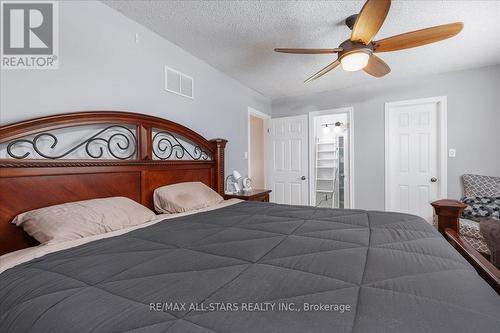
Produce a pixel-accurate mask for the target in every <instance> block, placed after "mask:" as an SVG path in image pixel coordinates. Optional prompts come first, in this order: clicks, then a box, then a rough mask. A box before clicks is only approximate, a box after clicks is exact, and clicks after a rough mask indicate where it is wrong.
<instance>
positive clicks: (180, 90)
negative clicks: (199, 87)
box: [165, 66, 194, 98]
mask: <svg viewBox="0 0 500 333" xmlns="http://www.w3.org/2000/svg"><path fill="white" fill-rule="evenodd" d="M165 90H166V91H169V92H171V93H174V94H177V95H181V96H184V97H188V98H194V80H193V78H192V77H190V76H188V75H186V74H183V73H181V72H179V71H177V70H175V69H173V68H170V67H168V66H165Z"/></svg>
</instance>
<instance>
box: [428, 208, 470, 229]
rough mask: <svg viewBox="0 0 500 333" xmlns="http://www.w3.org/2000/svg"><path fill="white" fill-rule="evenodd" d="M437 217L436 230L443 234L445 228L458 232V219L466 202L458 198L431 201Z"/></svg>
mask: <svg viewBox="0 0 500 333" xmlns="http://www.w3.org/2000/svg"><path fill="white" fill-rule="evenodd" d="M431 205H432V207H434V213H435V215H436V218H437V225H438V231H439V232H440V233H441V234H442V235H443V236H444V235H445V230H446V229H451V230H453V231H455V232H456V233H457V234H460V226H459V219H460V216H462V212H463V211H464V208H465V207H467V205H466V204H464V203H463V202H460V201H458V200H450V199H443V200H437V201H434V202H432V203H431Z"/></svg>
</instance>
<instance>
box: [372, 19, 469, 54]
mask: <svg viewBox="0 0 500 333" xmlns="http://www.w3.org/2000/svg"><path fill="white" fill-rule="evenodd" d="M463 27H464V24H463V23H462V22H455V23H450V24H443V25H438V26H435V27H431V28H426V29H421V30H416V31H411V32H406V33H404V34H400V35H396V36H392V37H388V38H384V39H381V40H379V41H376V42H374V44H375V46H374V49H375V52H390V51H397V50H403V49H409V48H412V47H417V46H421V45H425V44H430V43H435V42H439V41H440V40H443V39H447V38H450V37H453V36H455V35H456V34H458V33H459V32H460V31H462V28H463Z"/></svg>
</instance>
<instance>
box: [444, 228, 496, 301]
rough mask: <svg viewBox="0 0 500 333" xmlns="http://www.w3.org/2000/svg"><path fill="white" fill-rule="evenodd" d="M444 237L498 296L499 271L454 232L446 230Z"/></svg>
mask: <svg viewBox="0 0 500 333" xmlns="http://www.w3.org/2000/svg"><path fill="white" fill-rule="evenodd" d="M444 237H445V238H446V239H447V240H448V242H449V243H450V244H451V245H452V246H453V247H454V248H455V249H456V250H457V251H458V252H459V253H460V254H461V255H462V256H463V257H464V258H465V259H466V260H467V261H468V262H469V263H470V264H471V265H472V266H473V267H474V268H475V269H476V271H477V272H478V273H479V275H481V277H482V278H483V279H484V280H485V281H486V282H488V284H489V285H490V286H491V287H492V288H493V289H495V291H496V292H497V293H498V294H499V295H500V270H498V268H496V267H495V266H493V264H492V263H491V262H489V261H488V260H486V258H485V257H483V256H482V255H481V254H480V253H479V252H477V251H476V250H475V249H474V248H473V247H472V246H471V245H470V244H469V243H467V241H466V240H464V239H463V238H461V237H460V235H458V233H456V232H455V231H454V230H452V229H450V228H447V229H445V232H444Z"/></svg>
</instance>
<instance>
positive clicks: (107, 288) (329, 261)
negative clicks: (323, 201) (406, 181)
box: [0, 202, 500, 333]
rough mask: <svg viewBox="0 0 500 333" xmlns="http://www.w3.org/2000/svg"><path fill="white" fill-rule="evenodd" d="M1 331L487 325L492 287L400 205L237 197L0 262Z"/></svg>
mask: <svg viewBox="0 0 500 333" xmlns="http://www.w3.org/2000/svg"><path fill="white" fill-rule="evenodd" d="M0 279H1V290H0V312H1V313H0V316H1V317H0V332H28V331H32V332H51V333H53V332H91V331H92V332H118V331H129V332H315V333H316V332H398V333H399V332H455V333H456V332H499V329H500V298H499V297H498V296H497V294H496V293H495V292H494V291H493V290H492V289H491V288H490V287H489V286H488V285H487V284H486V283H485V282H484V281H483V280H481V278H480V277H479V276H478V275H477V274H476V272H475V271H474V270H473V268H472V267H471V266H470V265H469V264H468V263H467V262H466V261H465V260H464V259H463V258H462V257H461V256H460V255H459V254H458V253H457V252H455V250H454V249H452V247H451V246H449V245H448V244H447V243H446V241H445V240H444V239H443V238H442V237H441V236H440V235H439V234H438V233H437V232H436V231H435V230H434V229H433V227H432V226H430V225H429V224H427V223H425V221H423V220H422V219H420V218H417V217H415V216H411V215H404V214H396V213H384V212H371V211H369V212H367V211H361V210H332V209H316V208H310V207H297V206H283V205H276V204H267V203H256V202H242V203H239V204H236V205H233V206H230V207H226V208H222V209H218V210H214V211H210V212H205V213H199V214H196V215H192V216H186V217H181V218H177V219H173V220H167V221H164V222H161V223H158V224H156V225H153V226H150V227H146V228H143V229H139V230H136V231H133V232H130V233H128V234H125V235H122V236H117V237H113V238H110V239H103V240H98V241H94V242H91V243H88V244H85V245H81V246H78V247H75V248H71V249H68V250H64V251H60V252H56V253H52V254H48V255H46V256H44V257H42V258H39V259H36V260H33V261H31V262H28V263H25V264H22V265H20V266H17V267H14V268H11V269H9V270H7V271H5V272H4V273H2V274H1V275H0Z"/></svg>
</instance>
